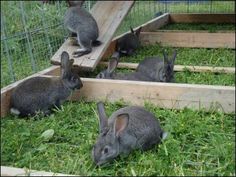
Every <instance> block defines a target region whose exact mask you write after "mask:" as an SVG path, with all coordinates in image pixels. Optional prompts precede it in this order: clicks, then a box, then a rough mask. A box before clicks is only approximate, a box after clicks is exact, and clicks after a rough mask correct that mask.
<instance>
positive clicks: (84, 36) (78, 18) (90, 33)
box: [64, 1, 101, 57]
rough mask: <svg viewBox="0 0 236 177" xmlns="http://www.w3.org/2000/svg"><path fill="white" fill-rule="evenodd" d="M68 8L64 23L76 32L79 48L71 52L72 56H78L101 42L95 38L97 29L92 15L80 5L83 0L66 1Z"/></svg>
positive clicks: (88, 51) (97, 33)
mask: <svg viewBox="0 0 236 177" xmlns="http://www.w3.org/2000/svg"><path fill="white" fill-rule="evenodd" d="M68 3H69V6H70V7H69V8H68V9H67V11H66V13H65V16H64V25H65V27H66V28H67V29H69V30H70V31H71V32H72V33H73V34H74V33H76V36H77V42H78V44H79V45H80V48H79V49H77V50H76V51H74V52H73V56H74V57H80V56H82V55H85V54H88V53H90V52H91V51H92V46H98V45H100V44H101V42H100V41H98V40H97V38H98V36H99V29H98V25H97V22H96V20H95V19H94V17H93V16H92V15H91V14H90V13H89V12H88V11H87V10H85V9H84V8H83V7H82V4H83V3H84V1H68Z"/></svg>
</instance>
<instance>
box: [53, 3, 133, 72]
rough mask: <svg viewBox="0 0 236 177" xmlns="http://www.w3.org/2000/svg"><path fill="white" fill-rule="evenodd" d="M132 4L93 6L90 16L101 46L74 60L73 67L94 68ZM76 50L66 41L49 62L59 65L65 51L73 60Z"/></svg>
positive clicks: (75, 47) (68, 40)
mask: <svg viewBox="0 0 236 177" xmlns="http://www.w3.org/2000/svg"><path fill="white" fill-rule="evenodd" d="M133 4H134V1H98V2H97V3H96V4H95V5H94V6H93V8H92V9H91V14H92V15H93V17H94V18H95V20H96V21H97V24H98V27H99V38H98V40H100V41H101V42H102V44H101V45H100V46H98V47H93V50H92V52H91V53H89V54H87V55H84V56H81V57H79V58H74V60H75V62H74V65H77V66H79V67H83V68H85V69H89V70H93V69H94V68H95V67H96V65H97V64H98V62H99V61H100V59H101V58H102V56H103V54H104V53H105V51H106V49H107V48H108V46H109V43H110V41H111V40H112V37H113V35H114V33H115V31H116V29H117V28H118V27H119V25H120V24H121V22H122V20H123V18H124V17H125V16H126V14H127V13H128V12H129V10H130V8H131V7H132V5H133ZM76 49H78V46H72V43H71V39H67V40H66V41H65V42H64V44H62V46H61V47H60V48H59V50H58V51H57V52H56V53H55V54H54V56H53V57H52V58H51V62H52V63H53V64H59V63H60V55H61V53H62V51H67V52H68V53H69V55H70V57H71V58H73V57H72V52H73V51H75V50H76Z"/></svg>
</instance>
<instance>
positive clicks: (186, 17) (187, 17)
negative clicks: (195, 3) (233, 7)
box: [170, 13, 235, 23]
mask: <svg viewBox="0 0 236 177" xmlns="http://www.w3.org/2000/svg"><path fill="white" fill-rule="evenodd" d="M170 23H235V14H202V13H201V14H199V13H195V14H187V13H183V14H170Z"/></svg>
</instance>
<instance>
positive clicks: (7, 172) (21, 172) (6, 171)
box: [1, 166, 78, 176]
mask: <svg viewBox="0 0 236 177" xmlns="http://www.w3.org/2000/svg"><path fill="white" fill-rule="evenodd" d="M1 176H78V175H68V174H61V173H53V172H46V171H36V170H29V169H24V168H15V167H8V166H1Z"/></svg>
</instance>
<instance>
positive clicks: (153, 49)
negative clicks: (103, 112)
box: [81, 45, 235, 86]
mask: <svg viewBox="0 0 236 177" xmlns="http://www.w3.org/2000/svg"><path fill="white" fill-rule="evenodd" d="M173 49H174V48H171V47H162V46H160V45H149V46H142V47H141V48H140V50H138V51H137V54H136V55H134V56H132V57H122V58H121V61H120V62H131V63H139V62H140V61H141V60H143V59H144V58H146V57H148V56H159V57H162V58H163V54H162V50H167V52H169V55H170V56H171V54H172V53H171V52H172V51H173ZM175 49H177V57H176V61H175V64H176V65H190V66H218V67H219V66H222V67H235V59H234V58H235V50H232V49H204V48H201V49H200V48H198V49H193V48H175ZM107 60H109V58H108V59H107ZM103 69H105V67H101V66H100V67H97V68H96V69H95V71H94V72H92V73H91V72H90V73H83V74H81V77H95V76H96V75H97V74H98V73H99V72H100V71H101V70H103ZM132 71H133V70H131V69H117V70H116V72H126V73H128V72H132ZM175 78H176V79H175V82H176V83H189V84H206V85H225V86H234V85H235V75H234V74H223V73H220V74H219V73H209V72H204V73H194V72H189V71H187V70H186V71H183V72H175Z"/></svg>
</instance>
